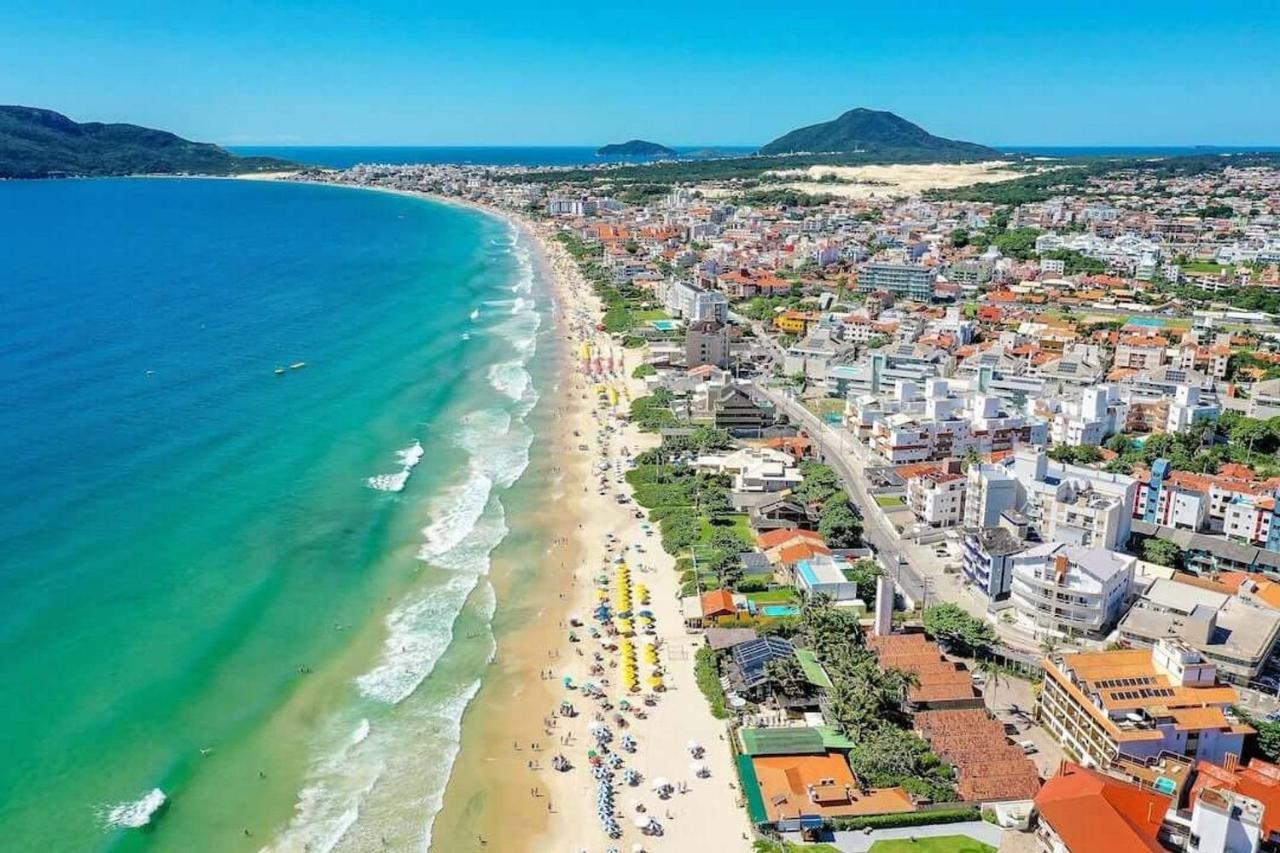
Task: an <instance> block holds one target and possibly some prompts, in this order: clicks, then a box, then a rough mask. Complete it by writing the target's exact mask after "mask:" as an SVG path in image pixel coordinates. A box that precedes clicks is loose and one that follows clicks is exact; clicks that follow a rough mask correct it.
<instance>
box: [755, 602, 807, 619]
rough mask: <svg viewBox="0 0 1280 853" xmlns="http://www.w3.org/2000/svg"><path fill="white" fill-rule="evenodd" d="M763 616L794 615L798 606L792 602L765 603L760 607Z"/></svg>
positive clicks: (797, 611) (798, 610) (797, 610)
mask: <svg viewBox="0 0 1280 853" xmlns="http://www.w3.org/2000/svg"><path fill="white" fill-rule="evenodd" d="M760 612H761V613H763V614H764V615H765V616H795V615H796V614H797V613H799V612H800V608H798V607H796V606H795V605H794V604H766V605H764V606H763V607H761V608H760Z"/></svg>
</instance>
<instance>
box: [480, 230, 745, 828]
mask: <svg viewBox="0 0 1280 853" xmlns="http://www.w3.org/2000/svg"><path fill="white" fill-rule="evenodd" d="M531 227H533V228H543V229H546V228H549V227H548V226H536V225H535V226H531ZM550 233H551V232H550V231H549V230H542V231H541V232H540V236H541V237H543V245H544V251H546V253H547V256H548V260H549V262H550V266H551V270H552V274H553V280H554V285H555V287H556V288H557V292H558V298H559V306H558V307H559V313H558V324H559V328H560V330H561V331H562V332H563V333H564V334H565V335H566V342H567V343H569V344H570V345H571V346H572V347H573V348H574V350H576V357H574V358H572V359H570V360H568V361H567V362H566V372H568V373H569V374H570V375H571V376H572V379H571V382H572V384H571V389H572V395H571V396H572V397H574V398H575V399H574V406H573V416H572V417H571V418H569V419H567V420H566V422H565V424H564V428H565V430H566V432H569V433H570V434H571V435H574V438H573V441H577V444H576V445H575V450H574V454H575V455H576V456H578V457H580V458H586V459H588V460H589V462H590V465H589V468H590V471H589V472H588V476H585V477H582V478H581V479H575V480H573V481H571V483H572V485H571V488H573V487H577V488H580V489H581V491H580V492H579V493H578V496H579V497H580V504H579V507H580V513H581V515H580V521H579V522H578V525H577V529H576V530H574V531H573V534H572V535H573V538H574V540H576V541H575V551H576V552H577V553H578V554H579V555H580V559H579V564H578V566H577V568H576V569H575V571H574V578H573V583H572V584H571V586H570V589H571V591H572V597H571V600H570V601H569V605H570V607H569V608H568V610H569V612H570V614H571V615H572V616H574V617H577V619H578V620H580V621H581V622H582V623H583V624H582V625H581V626H573V627H572V629H569V628H566V629H562V630H561V631H560V633H559V638H558V643H557V645H556V646H555V647H554V648H552V649H549V650H548V651H549V654H550V655H551V659H552V660H554V661H555V663H556V666H554V667H553V668H552V670H551V671H550V673H549V674H550V675H551V676H552V679H551V681H550V682H549V683H550V685H551V686H552V687H553V688H554V689H555V692H556V693H557V701H555V702H554V703H553V704H552V705H550V706H548V708H547V712H548V715H549V717H550V721H551V723H552V726H551V727H550V728H549V729H548V731H551V732H553V735H552V739H551V742H550V744H548V746H549V747H550V748H551V749H554V750H556V752H557V753H558V754H560V755H563V756H565V757H566V758H567V759H568V760H569V762H570V764H571V765H572V769H570V770H568V771H566V772H557V771H555V770H552V769H550V768H549V766H548V765H547V762H546V761H544V762H543V764H544V770H543V771H542V773H541V774H540V776H541V778H542V780H543V783H544V785H545V788H546V790H547V791H548V798H549V800H550V802H551V804H552V809H551V810H550V812H549V814H550V818H549V821H548V823H547V826H546V829H545V831H544V832H543V833H542V834H541V835H538V836H532V835H531V836H526V838H524V839H521V840H520V843H519V844H517V846H516V847H512V848H510V849H530V850H548V851H584V850H605V849H607V848H610V847H615V848H618V849H626V850H633V849H636V847H637V845H639V849H643V850H654V851H658V850H693V849H699V848H702V847H710V848H713V849H716V850H746V849H749V847H750V843H749V841H748V839H749V837H750V836H749V826H748V822H747V819H746V813H745V811H744V810H743V809H742V808H740V807H739V805H738V800H739V792H738V790H737V776H736V774H735V772H734V770H733V766H732V756H731V750H730V747H729V744H728V742H727V740H726V737H727V735H726V731H725V727H724V725H723V724H722V723H721V722H719V721H717V720H715V719H714V718H713V717H712V716H711V713H710V710H709V709H708V707H707V704H706V701H705V700H704V698H703V697H702V694H701V693H700V692H699V691H698V688H697V685H696V684H695V682H694V673H693V665H694V652H695V650H696V649H697V647H698V645H699V644H700V643H701V638H700V637H696V636H693V635H690V634H687V633H686V632H685V630H684V627H683V622H682V617H681V614H680V608H679V598H678V576H677V574H676V572H675V567H674V561H673V559H672V557H670V556H669V555H668V554H666V553H665V552H663V551H662V549H661V546H660V544H659V541H658V537H657V535H656V533H655V534H653V535H650V534H649V532H648V530H647V522H646V521H645V520H644V519H643V518H637V517H636V514H635V504H634V503H631V502H629V501H628V502H626V503H619V502H618V500H617V499H616V496H617V495H618V494H619V493H622V494H624V495H629V493H630V488H629V487H628V486H627V485H626V483H625V481H624V480H623V478H622V473H623V472H624V471H625V470H626V461H625V460H626V458H627V457H628V456H634V455H635V454H636V453H638V452H640V451H642V450H644V449H646V448H648V447H651V446H653V445H655V444H656V443H657V441H658V439H657V437H656V436H653V435H646V434H642V433H640V432H639V431H638V430H636V429H635V428H633V427H632V426H630V425H629V424H627V423H626V422H625V421H623V420H621V419H619V418H618V417H617V415H618V414H625V412H626V411H627V409H628V407H629V400H630V399H632V398H634V397H636V396H640V395H642V394H643V393H644V384H643V382H642V381H641V380H636V379H632V378H631V372H632V370H634V368H635V367H636V366H637V365H638V364H639V362H640V359H639V354H640V352H641V351H640V350H623V349H622V348H621V347H619V346H617V345H615V344H613V343H612V342H611V341H610V340H609V338H608V336H607V335H604V334H603V333H599V332H597V331H596V328H595V326H596V323H597V321H598V319H599V317H600V306H599V303H598V301H597V299H596V297H595V295H594V294H593V293H592V292H591V289H590V287H589V285H588V284H587V283H586V282H585V281H584V280H583V279H582V277H581V276H580V275H579V273H578V270H577V266H576V264H575V263H574V261H573V260H572V258H571V257H570V256H569V255H568V253H567V252H565V251H564V249H563V248H562V247H561V246H560V245H559V244H558V243H555V242H554V241H552V240H550V239H547V238H548V237H549V235H550ZM584 345H585V347H586V348H588V349H587V351H589V352H590V354H591V356H592V357H593V362H594V361H595V359H596V358H598V362H596V363H593V364H592V365H591V366H592V367H594V368H596V371H595V372H592V373H590V374H589V373H588V371H587V370H586V365H584V359H583V358H582V355H583V354H584V349H583V348H584ZM610 362H612V364H613V370H612V371H611V372H610V371H608V368H609V364H610ZM602 388H603V389H604V390H605V393H604V394H599V393H598V392H599V391H600V390H601V389H602ZM615 399H616V402H615ZM584 404H585V405H584ZM584 446H585V447H586V448H587V450H586V451H585V452H584V451H583V450H581V448H582V447H584ZM579 483H580V484H581V485H580V486H578V485H577V484H579ZM620 567H626V569H627V570H628V573H629V583H626V581H625V580H624V578H623V577H622V576H621V575H620ZM597 578H603V579H605V581H606V582H605V583H604V584H598V583H597V582H596V579H597ZM621 586H626V587H627V591H628V593H629V594H630V597H631V598H632V599H634V603H633V608H634V609H635V611H636V612H638V613H640V612H644V611H646V610H647V611H649V612H650V613H651V614H652V631H653V633H652V634H651V635H646V634H644V633H642V625H643V624H644V622H643V620H637V621H636V622H635V624H634V627H635V629H636V634H635V636H634V637H631V638H630V639H631V643H632V645H633V647H634V648H635V649H636V656H637V658H638V661H637V663H636V669H637V670H638V673H637V676H638V680H639V682H640V686H641V690H640V691H629V690H627V689H626V687H625V685H624V684H623V683H621V682H622V680H623V679H622V673H623V672H624V669H625V666H626V664H625V663H624V662H623V654H624V651H623V647H624V646H625V645H626V644H625V642H624V640H625V639H626V638H624V637H614V636H610V635H609V633H608V630H607V627H606V625H605V624H604V623H601V622H599V621H597V620H596V619H595V618H594V616H593V611H594V610H595V609H596V607H597V606H598V605H599V604H600V603H601V599H602V598H603V599H605V601H606V602H607V603H608V604H609V605H611V606H613V607H614V608H615V609H616V608H617V607H618V606H619V601H618V599H619V594H620V587H621ZM618 625H619V627H621V628H623V632H622V633H624V634H625V633H627V632H626V626H625V625H623V623H622V622H621V621H620V620H619V621H618ZM593 628H594V629H596V630H592V629H593ZM597 632H598V633H599V634H600V637H598V638H597V637H594V636H593V634H594V633H597ZM571 633H572V634H573V639H571V638H570V634H571ZM650 643H652V644H653V645H654V647H655V648H656V650H657V651H656V655H653V656H652V657H650V655H649V653H648V652H647V651H646V650H645V646H646V645H647V644H650ZM611 647H613V648H611ZM615 649H616V650H615ZM653 660H656V661H657V664H656V665H654V664H652V663H651V662H652V661H653ZM593 670H594V671H593ZM654 672H661V678H662V683H663V688H664V689H662V690H661V691H651V690H650V689H649V688H650V683H651V682H650V681H649V679H650V678H651V677H652V674H653V673H654ZM566 678H568V679H571V680H572V685H573V686H572V688H569V687H566V686H565V684H566V682H565V679H566ZM589 684H590V685H595V686H597V687H599V688H600V692H601V694H602V695H601V696H600V697H599V698H598V699H591V698H588V697H587V696H584V695H583V686H584V685H589ZM646 695H649V696H652V698H653V702H652V704H651V705H650V704H646V703H645V702H644V701H643V699H642V698H641V697H643V696H646ZM624 701H625V702H626V703H628V704H630V705H631V706H632V708H633V711H627V710H625V706H624V705H623V702H624ZM560 702H567V703H569V705H571V706H572V707H573V709H574V711H575V712H576V715H575V716H572V717H568V716H556V712H557V709H558V708H559V705H560ZM635 708H639V710H640V713H635V712H634V709H635ZM641 714H642V715H643V716H641ZM620 719H621V720H622V721H625V722H624V724H621V725H620V724H619V720H620ZM601 727H606V728H607V730H608V734H607V737H608V740H607V741H606V742H605V745H604V746H601V745H600V743H599V742H598V738H597V736H596V734H595V731H598V730H600V729H601ZM631 742H634V750H631V749H628V746H629V745H630V743H631ZM690 743H695V744H697V745H699V746H700V747H701V749H700V750H699V751H698V756H699V757H698V758H696V759H695V758H694V756H693V755H692V754H691V751H690V749H689V748H688V747H689V745H690ZM590 750H594V751H595V752H597V754H598V755H599V758H600V761H601V766H602V767H604V768H609V769H611V770H612V774H613V776H612V784H609V785H608V787H609V789H610V790H611V791H612V796H611V798H610V799H609V803H610V804H611V810H612V814H613V816H614V818H615V819H616V821H617V825H618V828H619V829H620V833H621V834H620V837H616V838H610V837H609V836H608V835H607V834H606V833H605V831H604V830H603V828H602V821H601V809H600V807H599V806H600V796H601V788H602V787H604V786H602V785H601V784H600V780H599V779H598V778H597V776H596V775H595V774H596V773H598V771H595V770H594V768H593V767H592V766H591V765H590V764H589V763H588V760H587V758H588V755H589V751H590ZM615 756H616V757H615ZM548 760H549V757H548ZM610 765H614V766H612V767H610ZM698 765H701V766H700V767H699V766H698ZM695 769H696V770H699V771H701V775H700V774H699V773H695ZM628 771H634V772H635V773H637V774H638V778H637V779H636V780H635V781H636V784H628ZM655 780H667V781H668V782H669V783H670V788H671V793H670V794H663V795H661V796H660V795H659V793H655V791H654V782H655ZM650 819H652V821H653V825H652V826H651V827H650V828H649V829H648V830H646V831H642V830H641V829H640V828H639V826H638V824H639V823H641V822H644V821H646V820H650ZM504 849H505V848H504Z"/></svg>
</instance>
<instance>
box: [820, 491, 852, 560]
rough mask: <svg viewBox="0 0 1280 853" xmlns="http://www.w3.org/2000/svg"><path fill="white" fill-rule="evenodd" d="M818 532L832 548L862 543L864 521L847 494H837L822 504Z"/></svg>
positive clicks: (848, 546)
mask: <svg viewBox="0 0 1280 853" xmlns="http://www.w3.org/2000/svg"><path fill="white" fill-rule="evenodd" d="M818 532H819V533H821V534H822V538H823V539H826V540H827V545H829V546H831V547H832V548H856V547H858V546H859V545H861V544H862V521H861V520H860V519H859V518H858V516H857V515H856V514H855V513H854V511H853V507H852V506H851V505H850V504H849V498H848V496H847V495H844V494H839V495H835V496H833V497H831V498H828V499H827V501H826V503H824V504H823V505H822V515H821V517H820V518H819V520H818Z"/></svg>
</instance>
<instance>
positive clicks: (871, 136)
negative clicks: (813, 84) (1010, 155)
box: [760, 107, 1000, 160]
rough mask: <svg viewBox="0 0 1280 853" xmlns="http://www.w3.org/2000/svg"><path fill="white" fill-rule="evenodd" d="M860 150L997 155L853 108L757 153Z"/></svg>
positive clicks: (908, 155) (909, 155)
mask: <svg viewBox="0 0 1280 853" xmlns="http://www.w3.org/2000/svg"><path fill="white" fill-rule="evenodd" d="M799 152H806V153H821V154H825V153H833V152H839V153H862V154H867V155H868V156H870V157H883V158H890V159H910V160H920V159H928V158H931V157H932V158H936V159H945V160H981V159H992V158H997V157H999V156H1000V153H999V152H998V151H996V150H995V149H993V148H987V147H986V146H984V145H977V144H975V143H972V142H959V141H957V140H954V139H945V138H943V137H941V136H934V135H933V134H931V133H929V132H928V131H927V130H925V129H924V128H922V127H920V126H919V125H917V124H913V123H912V122H910V121H907V120H906V119H904V118H902V117H901V116H899V115H896V114H894V113H891V112H889V111H888V110H873V109H869V108H867V107H854V108H853V109H851V110H848V111H846V112H844V113H841V114H840V116H839V117H838V118H835V119H832V120H831V121H826V122H822V123H820V124H813V125H809V126H808V127H802V128H799V129H797V130H793V131H791V132H790V133H787V134H784V135H783V136H780V137H778V138H777V139H775V140H773V141H772V142H770V143H769V144H768V145H766V146H764V147H763V148H761V149H760V153H761V154H794V153H799Z"/></svg>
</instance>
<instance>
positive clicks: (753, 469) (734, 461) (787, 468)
mask: <svg viewBox="0 0 1280 853" xmlns="http://www.w3.org/2000/svg"><path fill="white" fill-rule="evenodd" d="M693 465H694V467H695V468H699V469H702V470H704V471H708V472H710V473H712V474H719V475H724V476H727V477H730V478H732V481H733V482H732V486H731V488H732V490H733V491H734V492H740V493H762V492H782V491H787V490H789V489H794V488H795V487H796V486H798V485H800V483H802V482H803V481H804V477H803V476H801V474H800V467H799V466H798V465H797V464H796V460H795V457H793V456H792V455H791V454H789V453H783V452H782V451H781V450H772V449H770V448H768V447H742V448H739V449H737V450H734V451H732V452H730V453H725V454H714V455H707V456H699V457H698V458H697V459H696V460H694V462H693Z"/></svg>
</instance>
